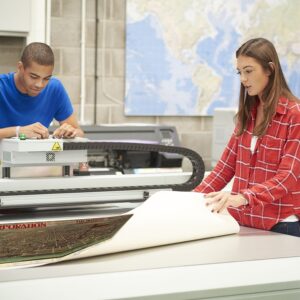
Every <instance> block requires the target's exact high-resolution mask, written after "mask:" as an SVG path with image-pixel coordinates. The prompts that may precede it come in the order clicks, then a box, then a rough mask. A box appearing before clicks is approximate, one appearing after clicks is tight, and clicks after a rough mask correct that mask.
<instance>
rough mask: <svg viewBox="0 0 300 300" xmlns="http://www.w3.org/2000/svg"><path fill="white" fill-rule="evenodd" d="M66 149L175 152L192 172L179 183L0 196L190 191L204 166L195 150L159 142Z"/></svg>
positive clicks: (70, 145)
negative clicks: (184, 159)
mask: <svg viewBox="0 0 300 300" xmlns="http://www.w3.org/2000/svg"><path fill="white" fill-rule="evenodd" d="M68 150H126V151H149V152H164V153H176V154H180V155H182V156H184V157H186V158H188V159H189V160H190V162H191V163H192V166H193V172H192V175H191V177H190V178H189V180H188V181H186V182H184V183H180V184H168V185H140V186H120V187H99V188H68V189H44V190H23V191H2V192H0V196H13V195H36V194H56V193H85V192H102V191H127V190H143V189H145V190H148V189H163V188H170V189H172V190H173V191H191V190H193V189H194V188H195V187H196V186H197V185H198V184H199V183H200V182H201V181H202V179H203V177H204V172H205V167H204V163H203V160H202V158H201V156H200V155H199V154H198V153H197V152H195V151H193V150H191V149H188V148H184V147H177V146H166V145H160V144H146V143H145V144H142V143H130V142H128V143H127V142H103V141H95V140H93V141H87V142H66V143H64V144H63V151H68ZM110 176H113V175H110Z"/></svg>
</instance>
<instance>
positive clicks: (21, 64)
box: [17, 61, 24, 71]
mask: <svg viewBox="0 0 300 300" xmlns="http://www.w3.org/2000/svg"><path fill="white" fill-rule="evenodd" d="M17 69H18V71H24V65H23V63H22V62H21V61H18V63H17Z"/></svg>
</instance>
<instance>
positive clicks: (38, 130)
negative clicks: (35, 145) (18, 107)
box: [0, 122, 49, 139]
mask: <svg viewBox="0 0 300 300" xmlns="http://www.w3.org/2000/svg"><path fill="white" fill-rule="evenodd" d="M20 133H23V134H25V135H26V137H27V138H37V139H44V138H47V137H48V136H49V132H48V129H47V128H46V127H45V126H43V125H42V124H41V123H39V122H36V123H34V124H30V125H27V126H13V127H6V128H1V129H0V139H4V138H11V137H17V136H19V134H20Z"/></svg>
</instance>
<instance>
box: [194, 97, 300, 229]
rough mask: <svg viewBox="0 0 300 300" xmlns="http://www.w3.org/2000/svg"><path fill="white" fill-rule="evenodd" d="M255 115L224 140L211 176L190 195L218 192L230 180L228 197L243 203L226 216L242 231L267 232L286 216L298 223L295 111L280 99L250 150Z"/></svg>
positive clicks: (298, 112)
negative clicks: (239, 132)
mask: <svg viewBox="0 0 300 300" xmlns="http://www.w3.org/2000/svg"><path fill="white" fill-rule="evenodd" d="M255 117H256V109H254V110H253V111H252V112H251V120H250V121H249V124H248V126H247V129H246V131H245V132H244V133H243V134H242V135H240V136H236V135H235V133H234V134H233V135H232V137H231V138H230V140H229V143H228V145H227V146H226V148H225V150H224V152H223V154H222V156H221V159H220V161H219V162H218V163H217V165H216V167H215V168H214V170H213V171H212V172H211V173H210V175H209V176H207V178H205V179H204V180H203V181H202V183H201V184H200V185H199V186H198V187H196V188H195V191H196V192H202V193H209V192H214V191H220V190H221V189H223V188H224V187H225V186H226V184H227V183H228V182H229V181H230V180H231V179H232V178H233V176H235V178H234V182H233V187H232V193H233V194H237V193H240V194H242V195H243V196H244V197H245V198H246V199H247V200H248V202H249V204H248V205H243V206H240V207H237V208H234V207H229V208H228V211H229V212H230V214H231V215H232V216H233V217H234V218H235V219H236V220H237V221H238V222H239V223H240V224H241V225H244V226H249V227H255V228H259V229H265V230H270V229H271V228H272V226H274V225H275V224H277V223H278V222H280V221H282V220H283V219H285V218H287V217H288V216H290V215H297V216H298V217H300V105H299V104H297V103H296V102H293V101H289V100H288V99H286V98H280V99H279V103H278V106H277V110H276V114H275V115H274V117H273V119H272V121H271V123H270V124H269V127H268V129H267V131H266V134H265V135H264V136H262V137H261V138H258V140H257V143H256V147H255V150H254V153H253V154H252V153H251V150H250V144H251V138H252V132H253V128H254V125H255Z"/></svg>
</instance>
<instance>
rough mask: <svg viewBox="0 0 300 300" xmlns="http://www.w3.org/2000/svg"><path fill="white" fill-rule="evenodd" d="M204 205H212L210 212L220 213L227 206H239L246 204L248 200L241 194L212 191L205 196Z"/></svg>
mask: <svg viewBox="0 0 300 300" xmlns="http://www.w3.org/2000/svg"><path fill="white" fill-rule="evenodd" d="M204 197H205V199H206V205H212V212H216V213H220V212H222V211H223V210H224V209H225V208H227V207H228V206H233V207H239V206H241V205H247V204H248V201H247V200H246V198H244V196H243V195H241V194H237V195H232V194H231V193H230V192H212V193H208V194H206V195H205V196H204Z"/></svg>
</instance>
